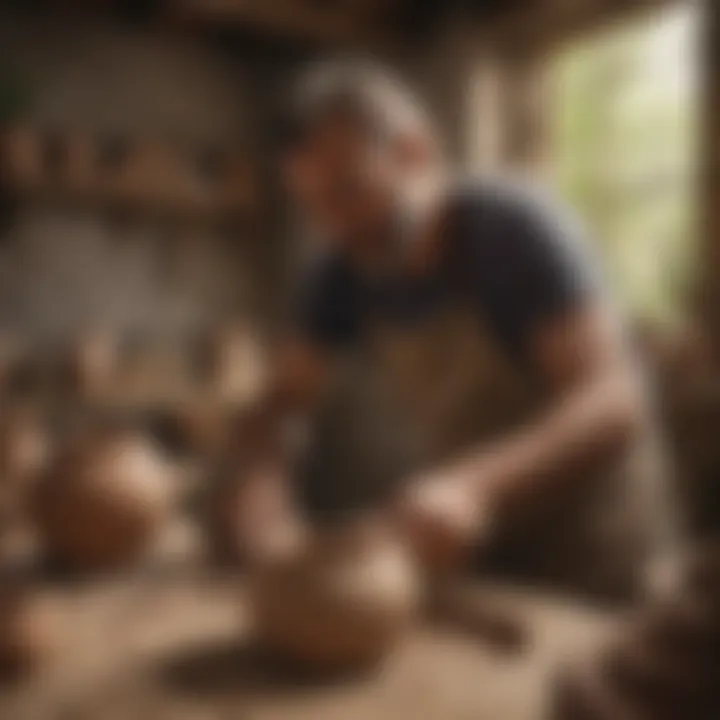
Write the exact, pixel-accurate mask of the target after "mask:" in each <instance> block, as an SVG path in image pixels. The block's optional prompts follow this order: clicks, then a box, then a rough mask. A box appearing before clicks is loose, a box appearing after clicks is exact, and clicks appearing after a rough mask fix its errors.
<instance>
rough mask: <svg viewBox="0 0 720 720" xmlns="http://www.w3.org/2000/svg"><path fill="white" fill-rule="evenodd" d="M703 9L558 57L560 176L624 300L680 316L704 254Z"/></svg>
mask: <svg viewBox="0 0 720 720" xmlns="http://www.w3.org/2000/svg"><path fill="white" fill-rule="evenodd" d="M697 24H698V17H697V11H696V10H695V9H694V8H693V7H691V6H684V7H681V8H679V9H678V8H675V9H673V10H672V11H670V12H665V13H663V14H661V15H660V16H655V17H653V18H650V19H645V20H644V21H643V22H642V23H640V24H637V25H633V26H631V27H621V28H619V29H618V28H613V29H610V30H606V31H603V33H602V34H600V35H598V36H594V37H590V38H584V39H582V40H581V41H579V42H577V43H575V44H574V45H573V46H572V47H569V48H566V49H565V50H564V51H563V52H562V54H561V55H560V56H559V57H558V58H557V63H556V66H555V67H554V80H555V87H556V91H557V97H556V103H555V105H554V107H555V113H556V114H555V138H554V140H555V145H554V152H555V161H556V164H555V168H556V173H557V176H556V177H557V181H558V184H559V187H560V189H561V191H562V193H563V194H564V195H565V196H566V197H567V199H568V200H569V201H570V202H572V203H573V204H574V206H575V207H576V208H577V209H578V210H579V212H580V214H581V215H582V216H583V217H584V219H585V222H586V224H587V225H588V226H589V228H590V230H591V231H592V232H593V233H594V235H595V237H596V238H597V239H598V241H599V242H600V243H601V247H602V250H603V254H604V257H605V259H606V262H607V267H608V271H609V274H610V277H611V279H612V280H613V281H614V283H615V285H616V286H617V288H618V289H619V291H620V294H621V296H622V297H623V300H624V301H625V303H626V304H627V305H628V306H629V307H630V309H631V310H632V311H634V312H635V313H636V314H637V315H638V316H641V317H644V318H646V319H651V320H659V321H675V320H681V319H682V313H683V305H684V302H685V300H686V298H687V294H688V292H689V291H690V289H691V284H692V277H693V260H694V257H695V252H694V250H695V248H696V235H697V233H696V228H695V227H694V217H695V213H694V209H695V204H696V193H695V187H694V185H695V171H696V157H697V148H696V143H697V136H698V132H697V128H696V111H697V107H698V103H697V102H696V100H697V97H696V90H697V80H698V78H697V74H698V73H697V62H696V57H697V55H698V47H697V37H696V30H697Z"/></svg>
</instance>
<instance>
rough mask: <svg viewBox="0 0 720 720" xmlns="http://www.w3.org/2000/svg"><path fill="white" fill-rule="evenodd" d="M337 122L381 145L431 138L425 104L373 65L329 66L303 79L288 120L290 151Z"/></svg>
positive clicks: (337, 63) (315, 68) (341, 63)
mask: <svg viewBox="0 0 720 720" xmlns="http://www.w3.org/2000/svg"><path fill="white" fill-rule="evenodd" d="M335 118H338V119H342V120H345V121H348V122H351V123H353V124H357V125H358V126H359V127H360V128H361V129H363V130H365V131H368V132H370V133H372V134H374V135H375V136H376V137H378V138H379V139H381V140H391V139H392V138H394V137H397V136H399V135H407V134H413V135H421V136H426V137H430V136H431V135H432V134H433V133H432V127H431V123H430V120H429V118H428V116H427V114H426V112H425V110H424V108H423V106H422V104H421V103H420V102H419V100H418V99H417V98H416V97H415V95H414V94H413V92H412V91H411V90H410V89H409V88H408V87H407V85H405V84H404V83H403V82H402V81H401V80H399V79H398V78H396V77H395V76H393V75H392V74H391V73H390V72H388V71H387V70H385V69H383V68H382V67H379V66H377V65H375V64H373V63H369V62H352V61H334V62H325V63H320V64H317V65H313V66H312V67H311V68H310V69H309V70H308V71H307V72H306V73H305V74H303V76H302V77H301V78H300V80H299V81H298V82H297V84H296V86H295V88H294V92H293V93H292V96H291V102H290V108H289V112H288V114H287V116H286V118H285V121H286V122H285V127H284V131H285V141H286V145H287V146H290V147H292V146H294V145H297V144H301V143H302V142H303V141H304V140H305V139H307V137H308V136H310V135H312V133H313V132H314V131H316V130H317V129H318V128H319V127H320V126H321V125H322V124H323V123H324V122H326V121H328V120H329V119H335Z"/></svg>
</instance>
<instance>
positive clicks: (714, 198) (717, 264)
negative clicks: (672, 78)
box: [700, 0, 720, 359]
mask: <svg viewBox="0 0 720 720" xmlns="http://www.w3.org/2000/svg"><path fill="white" fill-rule="evenodd" d="M703 12H704V13H705V14H706V17H704V18H703V21H702V22H701V27H703V28H704V30H703V38H702V61H703V66H702V70H701V72H702V77H703V80H702V87H703V108H702V134H703V138H702V144H701V147H702V157H703V161H702V163H701V192H700V202H701V209H700V215H701V233H702V245H701V258H700V259H701V262H700V268H701V308H700V312H701V314H702V316H703V318H704V320H705V323H706V329H707V331H708V334H709V337H710V341H711V342H712V344H713V351H714V356H715V358H716V359H720V8H719V7H718V5H717V3H716V2H714V0H706V2H705V5H704V8H703Z"/></svg>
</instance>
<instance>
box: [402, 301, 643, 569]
mask: <svg viewBox="0 0 720 720" xmlns="http://www.w3.org/2000/svg"><path fill="white" fill-rule="evenodd" d="M532 351H533V354H534V360H535V361H536V364H537V366H538V367H539V368H540V370H541V371H542V372H543V374H544V375H545V377H546V379H547V381H548V382H549V383H550V385H551V386H552V389H553V392H554V395H555V400H554V402H553V403H552V405H551V407H550V409H549V410H546V411H545V413H544V414H543V415H542V416H540V417H537V418H536V419H535V420H534V421H533V422H531V423H530V424H529V425H528V426H526V427H525V428H521V429H520V430H518V431H517V432H515V433H513V434H511V435H510V436H508V437H506V438H504V439H501V440H499V441H497V442H495V443H492V444H491V445H489V446H488V445H487V444H484V445H483V446H482V447H479V448H477V449H476V450H474V451H471V452H470V453H468V454H466V455H464V456H463V457H461V458H458V459H456V460H455V461H453V462H451V463H450V464H448V465H446V466H444V467H441V468H438V469H435V470H432V469H431V471H430V472H429V473H426V474H423V475H422V476H421V477H419V478H417V479H416V483H414V484H411V487H410V489H409V493H408V495H407V497H406V502H405V505H404V507H405V511H404V513H405V517H406V519H407V520H409V525H408V527H409V528H410V532H411V533H412V534H413V535H414V537H415V541H416V544H417V547H419V548H421V550H420V552H421V554H425V555H427V558H426V560H427V562H428V565H429V566H430V567H434V568H435V569H440V570H442V569H450V568H451V567H452V566H454V565H455V564H456V563H457V562H459V560H460V558H461V557H462V556H463V550H462V548H463V547H468V546H469V545H471V544H473V543H474V542H475V541H476V540H477V539H480V538H482V535H483V533H484V532H486V531H488V530H491V529H492V527H493V526H495V524H496V523H497V524H498V525H499V526H500V527H503V526H507V525H508V524H515V523H516V522H517V523H522V522H523V521H524V520H525V519H526V518H528V515H529V514H532V513H535V512H541V511H542V507H543V502H542V500H543V499H550V500H551V499H552V498H556V497H558V494H560V493H564V492H566V491H568V490H570V487H569V485H568V484H569V483H582V482H584V481H587V480H588V479H590V478H592V476H593V475H594V473H593V472H592V471H594V470H595V469H596V468H597V467H598V466H599V465H601V464H602V463H604V462H611V461H612V460H613V459H615V458H617V457H618V456H619V455H620V453H621V452H622V451H623V449H624V448H625V447H626V445H627V443H629V442H630V441H631V440H632V437H633V435H634V434H635V432H636V431H637V429H638V427H639V424H640V421H641V416H642V405H641V400H640V397H641V394H640V392H639V387H638V384H637V380H636V378H635V375H634V371H633V367H632V363H631V360H630V358H629V356H628V353H627V351H626V350H625V348H624V343H623V341H622V338H621V337H620V334H619V332H618V330H617V328H616V327H615V326H614V323H613V322H612V321H611V320H610V318H609V317H608V316H607V315H606V314H605V312H604V311H603V310H601V309H596V308H589V309H585V310H583V311H581V312H577V313H573V314H571V315H568V316H566V317H564V318H562V319H560V320H558V321H554V322H553V323H552V324H550V325H547V326H545V327H544V328H542V329H541V330H540V331H539V332H538V333H537V335H536V337H535V338H534V340H533V347H532ZM488 523H489V526H488Z"/></svg>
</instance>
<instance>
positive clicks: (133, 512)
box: [34, 432, 173, 571]
mask: <svg viewBox="0 0 720 720" xmlns="http://www.w3.org/2000/svg"><path fill="white" fill-rule="evenodd" d="M172 476H173V473H172V472H171V470H170V467H169V465H168V464H167V463H166V461H165V459H164V458H163V457H162V456H161V454H160V453H159V452H158V451H157V450H156V448H155V447H154V446H153V445H152V444H151V443H149V442H148V441H147V440H145V439H144V438H142V437H139V436H137V435H134V434H131V433H126V432H108V433H104V434H101V435H99V436H98V435H90V436H88V437H85V438H83V439H81V440H80V441H79V442H76V443H74V444H73V445H72V446H71V447H68V448H66V449H65V450H64V451H63V452H62V453H61V454H60V455H59V457H58V459H57V461H56V462H55V463H54V464H53V466H52V467H51V468H50V469H49V471H48V472H47V473H46V474H45V476H44V477H43V479H42V481H41V482H40V483H39V485H38V488H37V492H36V493H35V503H34V507H35V516H36V519H37V524H38V530H39V534H40V538H41V542H42V544H43V546H44V548H45V550H46V552H47V554H48V555H49V556H50V557H52V558H54V559H57V560H59V561H60V562H61V563H62V564H63V565H66V566H68V567H71V568H74V569H78V570H83V571H89V570H110V569H114V568H118V567H121V566H125V565H128V564H130V563H133V562H135V561H137V560H139V559H140V558H141V557H142V556H143V554H144V553H145V552H146V551H147V550H148V549H149V548H150V546H151V544H152V541H153V540H154V538H155V537H156V535H157V534H158V532H159V530H160V529H161V528H162V527H163V524H164V521H165V520H166V518H167V515H168V513H169V510H170V508H171V502H172V485H173V482H172V480H173V477H172Z"/></svg>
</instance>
